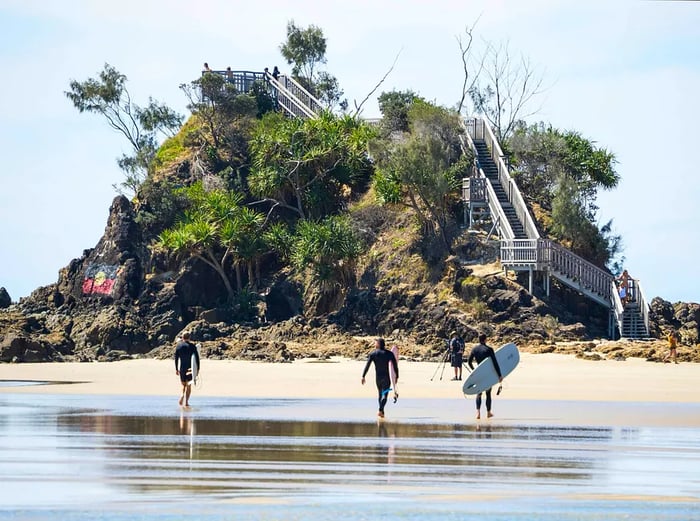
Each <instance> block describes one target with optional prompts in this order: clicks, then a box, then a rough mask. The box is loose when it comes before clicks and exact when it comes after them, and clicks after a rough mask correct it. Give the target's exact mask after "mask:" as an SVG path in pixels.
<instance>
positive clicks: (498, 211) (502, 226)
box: [479, 168, 515, 239]
mask: <svg viewBox="0 0 700 521" xmlns="http://www.w3.org/2000/svg"><path fill="white" fill-rule="evenodd" d="M479 177H483V178H484V179H486V203H487V204H488V205H489V211H490V212H491V215H496V216H497V220H496V221H494V224H496V225H497V226H498V229H499V231H500V235H501V239H515V233H514V232H513V228H511V226H510V221H508V217H506V214H505V212H504V211H503V208H502V207H501V204H500V203H499V202H498V196H497V195H496V191H495V190H494V189H493V185H492V184H491V180H490V179H489V178H488V177H486V174H485V173H484V171H483V170H482V169H481V168H479Z"/></svg>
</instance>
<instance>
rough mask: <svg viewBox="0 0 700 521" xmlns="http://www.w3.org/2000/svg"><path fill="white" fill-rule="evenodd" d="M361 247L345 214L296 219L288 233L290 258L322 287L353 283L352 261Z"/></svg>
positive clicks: (350, 284) (359, 252)
mask: <svg viewBox="0 0 700 521" xmlns="http://www.w3.org/2000/svg"><path fill="white" fill-rule="evenodd" d="M362 251H363V245H362V241H361V240H360V238H359V237H358V235H357V234H356V233H355V231H354V230H353V228H352V226H351V224H350V221H349V220H348V218H347V217H346V216H331V217H328V218H326V219H324V220H322V221H300V222H299V224H298V225H297V228H296V232H295V234H294V236H293V237H292V244H291V261H292V265H293V266H294V268H295V269H296V270H297V271H299V272H301V273H303V272H305V271H307V270H308V271H309V272H310V273H311V276H312V281H313V282H314V283H315V284H317V285H318V286H319V288H320V289H321V290H322V291H332V290H334V289H337V288H347V287H350V286H352V285H354V283H355V265H356V261H357V258H358V257H359V256H360V254H361V253H362Z"/></svg>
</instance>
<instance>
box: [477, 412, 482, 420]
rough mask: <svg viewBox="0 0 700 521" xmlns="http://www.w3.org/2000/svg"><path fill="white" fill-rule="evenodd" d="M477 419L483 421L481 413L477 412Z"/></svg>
mask: <svg viewBox="0 0 700 521" xmlns="http://www.w3.org/2000/svg"><path fill="white" fill-rule="evenodd" d="M476 419H477V420H480V419H481V413H480V412H479V411H476Z"/></svg>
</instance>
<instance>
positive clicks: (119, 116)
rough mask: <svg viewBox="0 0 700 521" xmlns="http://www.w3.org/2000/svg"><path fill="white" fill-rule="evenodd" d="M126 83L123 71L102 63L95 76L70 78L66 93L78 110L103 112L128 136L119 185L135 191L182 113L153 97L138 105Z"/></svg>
mask: <svg viewBox="0 0 700 521" xmlns="http://www.w3.org/2000/svg"><path fill="white" fill-rule="evenodd" d="M126 82H127V77H126V76H125V75H124V74H122V73H121V72H119V71H118V70H117V69H116V68H114V67H113V66H111V65H110V64H108V63H105V65H104V68H103V69H102V71H100V73H99V74H98V76H97V77H96V78H88V79H87V80H85V81H77V80H71V81H70V84H69V87H70V89H69V90H68V91H66V92H65V95H66V96H67V97H68V99H69V100H71V102H72V103H73V106H74V107H75V108H76V109H78V111H79V112H81V113H83V112H91V113H94V114H100V115H102V116H103V117H104V118H105V119H106V120H107V124H108V125H109V126H110V127H111V128H112V129H114V130H116V131H117V132H119V133H120V134H122V135H123V136H124V137H125V138H126V139H127V141H128V142H129V144H130V145H131V148H132V149H133V152H132V154H131V155H126V154H123V155H122V157H120V158H119V159H118V160H117V164H118V165H119V167H120V168H121V169H122V170H123V171H124V172H125V175H126V179H125V180H124V182H122V183H121V185H120V186H121V187H122V188H124V189H127V190H129V191H131V192H133V193H134V194H135V193H136V192H137V191H138V189H139V187H140V186H141V184H142V183H143V181H144V180H145V179H146V177H147V176H148V174H149V173H151V172H152V170H153V168H154V158H155V154H156V151H157V150H158V143H159V136H160V135H162V136H165V137H169V136H173V135H174V134H175V133H176V132H177V130H178V129H179V128H180V126H181V125H182V121H183V116H181V115H180V114H178V113H177V112H175V111H173V110H172V109H170V108H169V107H168V106H167V105H165V104H163V103H159V102H158V101H156V100H154V99H152V98H149V99H148V105H146V106H145V107H141V106H139V105H137V104H136V103H134V102H133V101H132V100H131V95H130V94H129V90H128V89H127V88H126Z"/></svg>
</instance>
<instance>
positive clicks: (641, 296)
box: [635, 280, 649, 334]
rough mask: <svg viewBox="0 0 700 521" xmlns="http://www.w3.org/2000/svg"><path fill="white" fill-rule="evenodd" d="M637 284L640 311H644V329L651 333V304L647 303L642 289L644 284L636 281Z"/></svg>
mask: <svg viewBox="0 0 700 521" xmlns="http://www.w3.org/2000/svg"><path fill="white" fill-rule="evenodd" d="M635 282H636V284H637V288H638V290H637V294H638V295H639V311H640V312H641V313H642V318H643V320H644V331H646V332H647V334H648V333H649V304H647V299H646V296H645V295H644V291H643V290H642V285H641V284H640V283H639V281H638V280H637V281H635Z"/></svg>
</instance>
